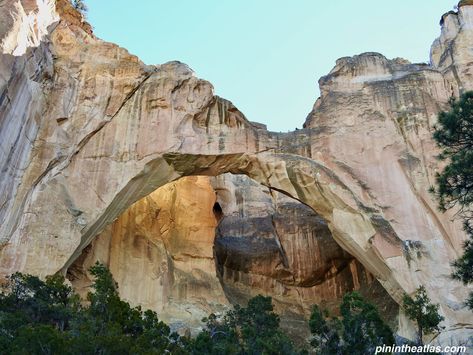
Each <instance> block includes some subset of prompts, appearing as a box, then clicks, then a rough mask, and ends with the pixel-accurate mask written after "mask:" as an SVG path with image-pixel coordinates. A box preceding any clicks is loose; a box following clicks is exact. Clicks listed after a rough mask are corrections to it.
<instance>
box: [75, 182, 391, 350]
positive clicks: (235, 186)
mask: <svg viewBox="0 0 473 355" xmlns="http://www.w3.org/2000/svg"><path fill="white" fill-rule="evenodd" d="M97 260H99V261H101V262H103V263H104V264H106V265H107V266H108V267H109V268H110V270H111V272H112V273H113V276H114V278H115V279H116V281H117V283H118V285H119V291H120V294H121V296H122V297H123V298H124V299H126V300H128V301H129V302H130V303H131V304H132V305H141V306H142V307H143V308H145V309H146V308H150V309H153V310H155V311H156V312H158V315H159V316H160V318H161V319H163V320H164V321H166V322H167V323H168V324H170V326H171V328H173V329H176V330H181V331H182V332H184V331H187V330H190V331H191V333H195V332H196V331H198V329H199V327H201V326H202V323H201V319H202V318H203V317H205V316H207V315H208V314H209V313H211V312H214V313H218V312H224V311H225V310H226V309H228V307H229V306H231V304H236V303H240V304H244V303H246V301H247V300H248V299H249V298H251V297H252V296H255V295H257V294H264V295H269V296H271V297H273V302H274V305H275V309H276V311H277V312H278V313H279V314H280V315H281V323H282V326H283V328H285V329H286V330H287V331H288V332H289V334H291V335H293V337H294V338H295V339H296V340H300V341H302V340H303V339H304V338H305V337H307V336H308V335H309V334H308V327H307V318H308V316H309V314H310V308H311V305H312V304H314V303H317V304H322V305H324V306H325V307H327V308H328V309H329V310H331V311H334V312H335V311H336V310H337V309H338V305H339V303H340V300H341V298H342V297H343V295H344V294H345V293H346V292H349V291H352V290H359V291H360V292H361V293H363V294H364V295H365V296H366V297H367V298H369V299H370V300H371V301H373V302H374V303H376V304H378V306H379V307H380V308H381V313H382V314H383V315H385V316H386V318H387V320H388V321H390V322H391V323H392V324H394V323H395V317H396V314H397V310H398V309H397V305H396V304H395V302H394V301H391V302H387V300H391V298H390V296H389V295H388V294H387V293H386V291H385V290H384V289H383V288H382V287H381V285H380V284H379V282H378V281H377V280H376V279H374V278H373V277H372V275H371V274H369V273H368V272H367V271H366V270H365V269H364V267H363V266H362V265H361V264H360V263H359V262H358V261H356V260H355V259H354V258H353V257H352V256H351V255H350V254H348V253H347V252H345V251H344V250H343V249H341V248H340V247H339V246H338V244H337V243H336V242H335V241H334V240H333V238H332V235H331V233H330V230H329V229H328V226H327V224H326V222H325V221H324V220H323V219H322V218H321V217H320V216H318V215H317V214H316V213H315V212H314V211H313V210H312V209H311V208H309V207H307V206H306V205H304V204H302V203H300V202H298V201H296V200H293V199H291V198H289V197H287V196H285V195H283V194H281V193H279V192H275V191H270V190H269V189H268V188H266V187H263V186H261V185H260V184H258V183H257V182H255V181H253V180H252V179H250V178H248V177H247V176H243V175H231V174H224V175H220V176H217V177H207V176H190V177H185V178H181V179H179V180H177V181H175V182H172V183H169V184H167V185H165V186H162V187H160V188H159V189H157V190H156V191H154V192H153V193H151V194H150V195H148V196H146V197H145V198H143V199H141V200H139V201H138V202H136V203H135V204H133V205H132V206H131V207H130V208H128V209H127V210H126V211H125V212H124V213H123V214H122V215H121V216H119V217H118V218H117V220H115V221H114V223H112V224H111V225H109V226H108V227H106V229H105V230H104V231H102V233H100V235H98V236H97V237H96V238H95V239H94V240H93V241H92V243H91V244H90V245H89V246H88V247H87V248H86V249H84V251H83V252H82V254H81V255H80V256H79V257H78V258H77V259H76V261H75V262H74V263H73V264H72V266H71V267H70V268H69V269H68V271H67V276H68V278H69V280H70V281H71V282H72V285H73V286H74V288H75V289H76V290H77V291H78V292H79V293H80V294H81V295H82V296H84V297H85V295H86V294H87V292H88V290H89V287H90V284H91V282H92V281H91V275H90V274H89V273H88V271H87V270H88V268H89V267H90V266H92V265H93V264H94V263H95V262H96V261H97Z"/></svg>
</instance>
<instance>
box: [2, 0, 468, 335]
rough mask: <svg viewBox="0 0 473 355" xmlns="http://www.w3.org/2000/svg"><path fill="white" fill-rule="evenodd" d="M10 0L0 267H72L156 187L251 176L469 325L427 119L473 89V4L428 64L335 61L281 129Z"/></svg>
mask: <svg viewBox="0 0 473 355" xmlns="http://www.w3.org/2000/svg"><path fill="white" fill-rule="evenodd" d="M11 3H12V4H16V5H18V4H19V5H18V6H20V5H21V6H22V8H23V9H24V10H25V13H27V14H28V15H27V16H23V15H21V16H16V15H15V12H14V9H13V7H12V6H3V7H1V8H0V18H2V24H3V23H5V24H11V25H6V26H2V28H1V29H0V30H1V31H0V35H1V38H0V40H1V43H2V44H3V47H2V54H1V57H2V58H1V64H0V72H1V75H0V92H1V94H0V108H1V109H0V137H1V140H0V147H1V149H0V171H1V174H2V175H1V179H0V238H1V240H0V242H1V245H2V246H1V250H0V274H2V275H4V276H5V275H8V274H10V273H11V272H13V271H17V270H20V271H25V272H31V273H35V274H38V275H40V276H45V275H47V274H51V273H54V272H57V271H60V270H61V271H62V272H66V270H67V269H68V268H69V267H70V266H71V265H72V264H73V263H74V261H75V260H76V259H77V258H78V257H79V256H80V255H81V254H82V252H83V250H84V249H85V248H87V247H88V246H89V245H90V243H91V242H92V241H93V240H94V238H95V237H96V236H97V235H99V234H100V233H102V232H103V231H104V230H105V228H107V226H109V225H111V224H112V222H113V221H114V220H115V219H116V218H118V217H119V216H120V215H121V214H122V213H123V212H125V211H126V210H127V209H128V208H129V207H130V206H131V205H132V204H133V203H134V202H136V201H138V200H140V199H141V198H143V197H145V196H147V195H149V194H150V193H152V192H153V191H155V190H156V189H157V188H159V187H160V186H164V185H165V184H167V183H169V182H172V181H175V180H177V179H179V178H180V177H183V176H190V175H211V176H217V175H221V174H224V173H233V174H244V175H247V176H249V177H251V178H252V179H254V180H255V181H257V182H258V183H260V184H262V185H264V186H267V187H268V188H271V190H275V191H279V192H282V193H284V194H285V195H287V196H290V197H292V198H293V199H296V200H298V201H300V202H302V203H304V204H305V205H307V206H309V207H310V208H311V209H313V210H314V211H315V212H316V213H317V215H318V216H319V217H320V218H322V219H323V220H324V221H326V223H327V227H328V229H329V230H330V232H331V234H332V236H333V238H334V240H335V241H336V242H337V244H338V245H340V246H341V247H342V248H343V249H344V250H345V251H347V252H348V253H349V254H350V255H352V256H353V257H355V258H356V259H357V260H358V261H359V262H360V263H361V264H362V265H363V266H364V267H365V268H366V270H368V271H369V272H370V273H371V274H372V275H374V277H375V278H376V279H377V280H378V281H379V282H380V283H381V284H382V285H383V287H384V288H385V290H386V291H387V292H388V293H389V294H390V295H391V296H392V297H393V298H394V299H395V300H396V301H397V302H399V301H400V300H401V296H402V294H403V293H404V292H408V293H410V292H413V291H414V290H415V288H416V287H417V286H418V285H419V284H424V285H425V286H426V288H427V290H428V292H429V295H430V296H431V298H432V299H433V300H434V301H435V302H439V303H440V305H441V308H440V311H441V313H442V314H443V315H444V316H445V317H446V321H445V326H446V330H445V332H444V334H449V335H448V336H449V337H451V336H452V335H451V334H452V332H457V333H461V334H466V333H467V332H468V329H471V327H472V323H473V322H472V319H471V318H472V317H471V313H470V312H469V311H468V310H467V309H466V308H465V306H464V304H463V300H464V299H465V297H466V295H467V293H468V290H467V289H466V288H465V287H463V286H462V285H461V284H459V283H457V282H455V281H453V280H451V278H450V276H449V275H450V273H451V267H450V262H451V261H452V260H454V259H455V258H457V257H458V256H459V255H460V253H461V244H462V241H463V240H464V239H465V235H464V234H463V232H462V231H461V226H460V223H457V222H455V223H452V222H451V219H452V217H453V212H449V213H447V214H441V213H440V212H438V211H437V209H436V202H435V201H434V199H433V197H432V196H431V195H430V194H429V193H428V189H429V187H430V185H432V184H433V183H434V179H433V177H434V175H435V172H436V171H437V170H438V169H440V168H441V167H440V166H439V164H438V162H437V160H436V159H435V156H436V154H437V153H438V152H437V150H436V148H435V144H434V142H433V141H432V138H431V134H432V127H433V125H434V124H435V120H436V114H437V113H438V111H439V110H441V109H445V108H447V102H448V100H449V98H450V97H451V96H452V95H454V96H457V95H458V94H459V93H461V92H462V91H465V90H469V89H471V88H472V86H473V80H472V78H471V69H472V65H471V63H473V60H472V56H473V51H472V50H471V43H472V38H473V6H472V5H471V4H470V3H469V2H465V1H463V2H462V3H461V4H460V5H461V6H460V7H459V9H458V12H450V13H447V14H446V15H444V16H443V18H442V32H441V36H440V38H439V39H438V40H436V41H435V42H434V45H433V46H432V53H431V58H432V60H431V64H429V65H428V64H410V63H409V62H407V61H405V60H402V59H394V60H388V59H386V58H385V57H383V56H382V55H380V54H377V53H365V54H362V55H359V56H354V57H350V58H342V59H340V60H338V61H337V64H336V66H335V68H334V69H333V70H332V71H331V72H330V73H329V75H327V76H325V77H323V78H322V79H321V80H320V82H319V84H320V88H321V97H320V98H319V99H318V100H317V102H316V103H315V105H314V108H313V111H312V112H311V113H310V115H309V116H308V118H307V120H306V123H305V126H304V127H305V128H304V129H303V130H299V131H296V132H292V133H288V134H277V133H272V132H268V131H266V130H265V129H264V128H262V127H261V126H260V125H255V124H252V123H250V122H248V121H247V120H246V119H245V117H244V116H243V114H242V113H241V112H239V111H238V109H236V108H235V107H234V106H233V105H232V104H231V103H230V102H229V101H226V100H224V99H221V98H219V97H216V96H215V95H214V94H213V88H212V86H211V84H210V83H208V82H206V81H204V80H201V79H198V78H197V77H196V76H195V75H194V73H193V72H192V71H191V70H190V69H189V68H188V67H187V66H186V65H184V64H181V63H178V62H172V63H166V64H163V65H158V66H148V65H145V64H143V63H142V62H141V61H140V60H139V59H138V58H137V57H135V56H133V55H131V54H129V53H128V52H127V51H126V50H124V49H122V48H120V47H118V46H116V45H114V44H111V43H107V42H104V41H102V40H100V39H97V38H95V37H94V36H93V35H92V34H91V31H90V26H89V25H87V24H86V23H84V22H83V20H82V18H81V17H80V14H78V13H77V12H75V11H74V10H73V9H72V7H71V6H70V4H69V3H68V2H67V1H65V0H57V2H56V4H55V5H56V9H54V8H53V7H52V6H44V5H45V4H52V2H48V1H46V0H44V1H43V0H37V1H36V3H34V2H33V1H26V0H23V1H19V0H18V1H16V2H15V1H12V2H11ZM25 4H28V5H29V6H28V7H27V6H26V5H25ZM16 5H15V6H16ZM42 6H43V7H42ZM17 8H18V7H15V9H17ZM15 11H16V10H15ZM58 16H59V18H60V21H59V22H54V23H52V24H50V23H51V21H53V20H54V19H56V18H58ZM35 18H36V20H34V21H35V22H34V23H35V24H38V25H39V24H41V26H43V27H41V26H39V27H38V26H36V27H35V26H33V27H31V26H30V27H28V26H27V28H28V30H27V31H26V33H27V35H26V38H27V39H31V38H35V40H27V41H26V43H27V48H25V49H24V50H23V49H22V50H19V49H18V50H17V48H22V45H20V43H18V45H15V44H11V43H12V40H11V38H23V39H24V38H25V36H24V35H18V36H17V37H15V35H13V36H12V35H11V33H18V34H19V33H25V31H23V30H22V31H23V32H22V31H20V30H17V29H19V28H20V29H21V28H24V27H25V21H27V23H30V22H28V21H31V20H30V19H35ZM40 18H41V20H40ZM3 19H5V22H3ZM40 27H41V28H40ZM44 28H46V32H45V30H44ZM46 33H47V34H46ZM7 44H8V45H7ZM23 47H25V46H23ZM23 52H24V53H23ZM108 228H109V227H108ZM400 328H401V333H403V334H404V333H405V334H407V333H408V330H409V328H410V327H409V325H408V323H404V321H403V320H402V317H401V326H400ZM439 339H440V340H439V341H441V340H442V337H440V338H439Z"/></svg>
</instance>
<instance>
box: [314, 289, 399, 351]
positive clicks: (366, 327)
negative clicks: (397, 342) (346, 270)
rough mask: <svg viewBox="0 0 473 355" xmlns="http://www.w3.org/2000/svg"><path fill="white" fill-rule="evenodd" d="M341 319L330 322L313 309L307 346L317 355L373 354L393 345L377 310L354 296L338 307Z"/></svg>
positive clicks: (333, 319) (388, 331) (386, 327)
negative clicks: (310, 336)
mask: <svg viewBox="0 0 473 355" xmlns="http://www.w3.org/2000/svg"><path fill="white" fill-rule="evenodd" d="M340 313H341V319H337V318H334V317H332V318H330V317H329V315H328V313H327V312H325V313H323V312H322V311H321V310H320V308H319V307H318V306H314V308H313V309H312V314H311V317H310V321H309V326H310V330H311V333H312V336H313V337H312V341H311V345H312V346H313V347H314V349H315V350H316V352H317V354H320V355H329V354H330V355H331V354H334V355H344V354H352V355H364V354H373V353H374V352H375V349H376V347H377V346H379V345H380V344H389V345H390V344H393V343H394V335H393V332H392V330H391V329H390V328H389V326H388V325H386V323H385V322H384V321H383V320H382V319H381V316H380V315H379V312H378V310H377V308H376V307H375V306H374V305H372V304H371V303H369V302H367V301H366V300H364V299H363V297H362V296H361V295H360V294H359V293H357V292H350V293H347V294H346V295H345V296H344V297H343V301H342V303H341V305H340Z"/></svg>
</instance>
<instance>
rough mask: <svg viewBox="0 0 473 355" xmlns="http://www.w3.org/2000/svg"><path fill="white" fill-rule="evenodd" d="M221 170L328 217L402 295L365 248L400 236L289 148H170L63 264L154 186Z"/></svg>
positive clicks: (348, 246) (337, 233)
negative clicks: (198, 151) (196, 151)
mask: <svg viewBox="0 0 473 355" xmlns="http://www.w3.org/2000/svg"><path fill="white" fill-rule="evenodd" d="M224 173H235V174H245V175H247V176H249V177H250V178H252V179H254V180H255V181H258V182H260V183H261V184H262V185H264V186H267V187H269V188H270V189H274V190H277V191H279V192H282V193H283V194H286V195H288V196H289V197H291V198H294V199H296V200H298V201H300V202H302V203H304V204H306V205H307V206H309V207H311V208H312V209H314V211H315V212H317V213H318V214H320V215H321V216H322V217H323V218H324V219H326V220H327V221H328V224H329V227H330V229H331V231H332V233H333V236H334V238H335V240H336V241H337V242H338V243H339V244H340V245H341V246H342V247H343V248H344V249H345V250H347V251H348V252H349V253H350V254H352V255H354V256H355V257H357V258H359V260H361V262H362V263H363V264H364V266H365V267H366V268H367V269H368V270H369V271H370V272H371V273H373V274H374V275H375V276H376V277H377V278H378V280H379V281H380V282H381V283H382V284H383V285H384V286H385V287H386V288H387V289H388V291H389V292H390V294H391V295H393V297H396V296H397V300H398V301H399V300H400V296H401V295H402V289H401V287H400V285H399V284H398V282H397V280H395V279H394V278H393V277H392V275H391V271H390V270H389V268H388V266H387V265H386V264H385V263H384V261H383V260H382V258H381V256H380V255H379V254H377V252H376V250H374V249H372V248H368V249H367V248H366V245H367V244H369V243H368V242H370V240H371V238H373V237H375V236H376V237H380V238H391V240H388V242H389V243H392V244H393V245H395V246H397V247H399V248H400V245H399V244H400V243H399V241H397V240H392V236H389V235H386V234H381V233H382V231H377V230H376V226H375V225H374V223H373V222H372V221H373V220H374V217H370V216H367V215H364V214H361V213H359V212H357V208H360V206H359V201H357V200H356V198H355V197H354V195H353V194H352V193H351V192H350V191H349V190H348V189H347V187H346V186H344V185H343V183H341V182H340V181H339V180H338V179H337V178H336V176H335V175H334V174H333V173H331V172H330V171H329V170H328V169H327V168H325V167H324V166H323V165H321V164H319V163H317V162H315V161H313V160H310V159H306V158H303V157H300V156H296V155H287V154H270V153H260V154H255V155H247V154H232V155H222V156H208V155H205V156H203V155H189V154H179V153H168V154H165V155H164V156H163V157H160V158H158V159H155V160H152V161H150V162H149V163H147V164H146V166H145V167H144V168H143V170H142V171H141V172H140V173H139V174H138V175H136V176H134V177H133V178H132V179H131V180H130V181H129V183H128V184H127V185H126V186H125V187H124V189H122V190H121V191H120V192H119V193H117V195H116V197H115V199H114V200H113V201H112V202H111V204H110V205H109V206H108V207H107V208H106V209H105V210H104V211H103V213H102V214H101V215H100V216H99V217H98V218H97V220H96V221H95V222H94V223H93V224H92V225H91V227H90V228H88V229H87V230H86V231H85V232H84V234H83V235H82V236H81V243H80V244H79V246H78V247H77V249H76V251H75V252H74V254H73V255H72V256H71V257H70V258H69V260H68V261H67V262H66V264H65V265H64V268H67V267H68V266H69V265H70V264H71V263H72V262H73V261H74V260H75V258H76V257H77V256H78V255H79V254H80V252H81V251H82V249H83V248H84V247H85V246H87V245H88V244H89V243H90V242H91V241H92V239H93V238H94V237H95V236H96V235H97V234H99V233H100V231H101V230H102V229H103V228H104V227H105V226H106V225H107V224H109V223H111V221H113V220H114V219H116V218H117V217H118V215H119V214H120V213H121V212H122V211H123V210H124V209H126V208H128V207H129V206H130V205H131V204H133V203H134V202H136V201H137V200H139V199H140V198H142V197H144V196H146V195H148V194H150V193H151V192H152V191H154V190H155V189H156V188H158V187H160V186H163V185H165V184H166V183H168V182H170V181H174V180H177V179H178V178H180V177H183V176H191V175H209V176H217V175H221V174H224ZM354 236H356V237H355V238H354ZM361 243H365V244H361Z"/></svg>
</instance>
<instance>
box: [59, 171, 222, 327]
mask: <svg viewBox="0 0 473 355" xmlns="http://www.w3.org/2000/svg"><path fill="white" fill-rule="evenodd" d="M215 199H216V196H215V192H214V190H213V189H212V186H211V185H210V181H209V178H208V177H206V176H199V177H197V176H192V177H187V178H182V179H180V180H178V181H177V182H174V183H170V184H167V185H165V186H163V187H161V188H159V189H157V190H156V191H154V192H153V193H151V194H150V195H148V196H146V197H144V198H143V199H141V200H140V201H138V202H136V203H134V204H133V205H132V206H131V207H130V208H128V209H127V210H126V211H125V212H124V213H123V214H122V215H121V216H120V217H119V218H118V219H117V220H116V221H115V222H114V223H113V224H111V225H109V226H108V227H107V228H106V229H105V230H104V231H103V232H102V233H100V235H98V236H97V237H96V238H95V239H94V241H93V242H92V243H91V244H90V245H89V246H88V247H87V248H86V249H85V250H84V252H83V253H82V255H81V256H80V257H79V258H78V259H77V260H76V261H75V262H74V264H73V265H72V266H71V267H70V268H69V269H68V278H69V280H70V281H71V282H72V285H73V286H74V288H75V289H76V290H78V292H79V293H80V294H81V295H83V296H84V295H85V294H86V293H87V292H88V291H89V286H90V284H91V283H92V281H91V280H92V278H91V276H90V274H89V273H88V269H89V267H90V266H92V265H93V264H94V263H95V262H96V261H100V262H101V263H103V264H105V265H107V266H108V267H109V269H110V271H111V272H112V274H113V276H114V278H115V280H116V281H117V283H118V285H119V292H120V295H121V296H122V298H124V299H126V300H128V301H129V302H130V303H131V304H133V305H135V306H138V305H141V306H142V307H143V308H145V309H152V310H155V311H156V312H158V314H159V316H160V318H161V319H163V320H165V321H166V322H167V323H168V324H170V325H171V326H172V327H174V328H177V329H179V328H191V329H193V330H198V329H199V327H200V326H201V319H202V318H204V317H206V316H208V315H209V314H210V313H211V312H218V311H221V310H224V309H226V308H225V306H227V305H228V301H227V299H226V297H225V295H224V292H223V289H222V287H221V285H220V282H219V280H218V278H217V277H216V273H215V261H214V258H213V244H214V236H215V228H216V226H217V218H216V216H215V214H214V212H213V207H214V204H215Z"/></svg>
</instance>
